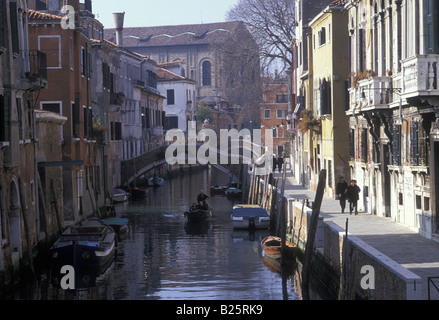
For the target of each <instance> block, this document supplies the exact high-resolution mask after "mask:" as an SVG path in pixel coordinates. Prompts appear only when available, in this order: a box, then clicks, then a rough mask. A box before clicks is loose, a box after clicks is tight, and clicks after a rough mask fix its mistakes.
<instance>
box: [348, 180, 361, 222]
mask: <svg viewBox="0 0 439 320" xmlns="http://www.w3.org/2000/svg"><path fill="white" fill-rule="evenodd" d="M360 191H361V190H360V187H359V186H357V180H351V183H350V185H349V187H348V193H347V197H348V201H349V212H350V214H352V211H353V210H354V209H355V215H358V209H357V204H358V200H359V199H360V196H359V193H360Z"/></svg>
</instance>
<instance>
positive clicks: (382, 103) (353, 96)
mask: <svg viewBox="0 0 439 320" xmlns="http://www.w3.org/2000/svg"><path fill="white" fill-rule="evenodd" d="M391 88H392V78H391V77H376V76H372V77H369V78H367V79H364V80H360V81H358V83H357V87H353V88H350V89H349V111H348V113H352V114H354V113H358V112H360V111H373V110H383V109H388V108H389V104H390V103H392V102H393V95H392V91H391V90H389V89H391Z"/></svg>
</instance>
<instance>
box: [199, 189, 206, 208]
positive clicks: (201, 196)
mask: <svg viewBox="0 0 439 320" xmlns="http://www.w3.org/2000/svg"><path fill="white" fill-rule="evenodd" d="M207 199H209V197H208V196H207V195H206V194H205V193H204V190H200V194H199V195H198V197H197V201H198V203H200V202H202V203H203V205H205V204H206V201H207Z"/></svg>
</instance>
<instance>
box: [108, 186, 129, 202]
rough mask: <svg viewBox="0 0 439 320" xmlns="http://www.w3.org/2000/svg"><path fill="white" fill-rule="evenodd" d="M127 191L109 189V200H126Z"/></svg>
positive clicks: (127, 196)
mask: <svg viewBox="0 0 439 320" xmlns="http://www.w3.org/2000/svg"><path fill="white" fill-rule="evenodd" d="M129 195H130V194H129V193H128V192H126V191H125V190H123V189H117V188H116V189H113V190H111V200H112V201H113V202H125V201H128V198H129Z"/></svg>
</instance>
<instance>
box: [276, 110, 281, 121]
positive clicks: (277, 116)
mask: <svg viewBox="0 0 439 320" xmlns="http://www.w3.org/2000/svg"><path fill="white" fill-rule="evenodd" d="M276 118H277V119H282V118H283V111H282V109H277V110H276Z"/></svg>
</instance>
